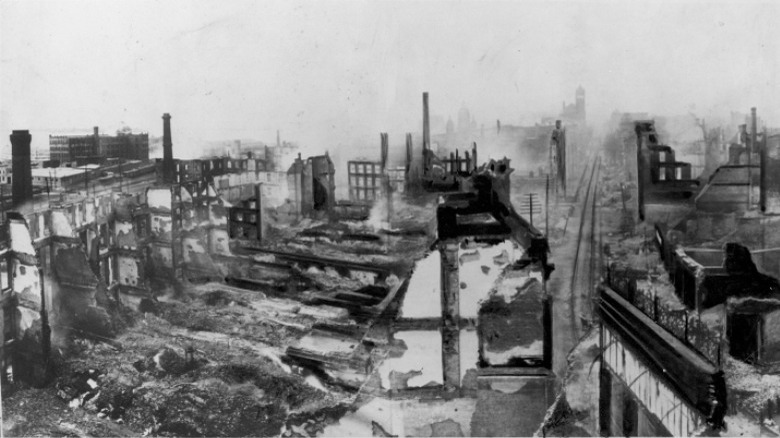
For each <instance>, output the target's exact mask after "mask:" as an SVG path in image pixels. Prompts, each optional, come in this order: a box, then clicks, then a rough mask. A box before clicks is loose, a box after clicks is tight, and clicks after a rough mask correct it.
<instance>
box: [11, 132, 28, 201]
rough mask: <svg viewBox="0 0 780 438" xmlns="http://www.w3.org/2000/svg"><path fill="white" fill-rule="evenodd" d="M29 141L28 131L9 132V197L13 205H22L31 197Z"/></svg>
mask: <svg viewBox="0 0 780 438" xmlns="http://www.w3.org/2000/svg"><path fill="white" fill-rule="evenodd" d="M31 141H32V136H31V135H30V131H13V132H12V133H11V155H12V157H13V162H12V165H11V166H12V167H11V171H12V172H13V184H12V186H11V195H12V198H11V199H12V201H13V205H14V206H19V205H22V204H24V203H25V202H27V201H29V200H31V199H32V197H33V191H32V170H31V164H30V142H31Z"/></svg>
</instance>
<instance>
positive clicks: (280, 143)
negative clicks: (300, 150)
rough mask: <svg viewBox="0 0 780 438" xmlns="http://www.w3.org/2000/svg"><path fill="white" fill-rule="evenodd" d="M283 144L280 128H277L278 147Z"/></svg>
mask: <svg viewBox="0 0 780 438" xmlns="http://www.w3.org/2000/svg"><path fill="white" fill-rule="evenodd" d="M281 145H282V138H281V137H280V136H279V130H278V129H277V130H276V147H280V146H281Z"/></svg>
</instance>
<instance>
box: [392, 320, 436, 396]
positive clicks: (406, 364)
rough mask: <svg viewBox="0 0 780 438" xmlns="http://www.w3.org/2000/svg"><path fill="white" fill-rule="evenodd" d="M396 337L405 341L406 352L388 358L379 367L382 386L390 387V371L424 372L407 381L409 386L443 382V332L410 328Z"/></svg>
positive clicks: (398, 333) (396, 334)
mask: <svg viewBox="0 0 780 438" xmlns="http://www.w3.org/2000/svg"><path fill="white" fill-rule="evenodd" d="M394 337H395V339H398V340H401V341H404V343H405V344H406V348H407V350H406V352H405V353H404V355H403V356H401V357H393V358H388V359H386V360H385V361H384V362H382V365H380V367H379V376H380V378H381V379H382V387H383V388H385V389H390V372H391V371H395V372H398V373H408V372H410V371H420V372H421V373H422V374H420V375H418V376H414V377H412V378H411V379H409V380H408V381H407V384H408V386H409V387H410V388H411V387H422V386H425V385H427V384H428V383H430V382H434V383H436V384H439V385H440V384H442V383H443V380H442V364H441V334H440V333H439V332H438V331H436V330H410V331H403V332H397V333H395V335H394Z"/></svg>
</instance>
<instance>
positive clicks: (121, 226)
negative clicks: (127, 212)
mask: <svg viewBox="0 0 780 438" xmlns="http://www.w3.org/2000/svg"><path fill="white" fill-rule="evenodd" d="M114 231H115V232H116V235H117V236H118V235H120V234H121V233H125V234H128V233H130V232H131V231H133V224H132V223H130V222H121V221H116V222H114Z"/></svg>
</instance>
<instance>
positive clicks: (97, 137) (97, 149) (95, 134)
mask: <svg viewBox="0 0 780 438" xmlns="http://www.w3.org/2000/svg"><path fill="white" fill-rule="evenodd" d="M92 141H93V142H94V144H95V145H94V146H93V152H92V153H93V155H101V154H102V151H101V150H100V130H99V129H98V127H97V126H95V127H94V128H92Z"/></svg>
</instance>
